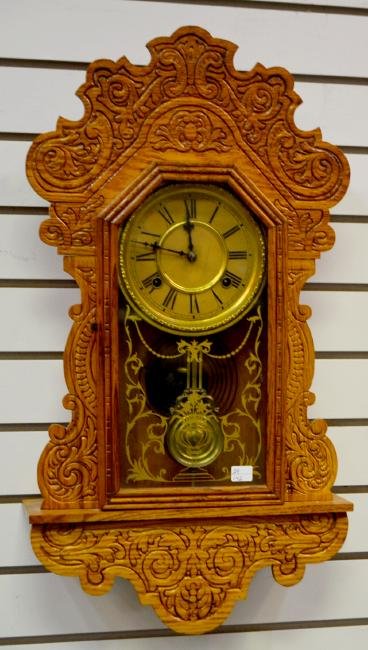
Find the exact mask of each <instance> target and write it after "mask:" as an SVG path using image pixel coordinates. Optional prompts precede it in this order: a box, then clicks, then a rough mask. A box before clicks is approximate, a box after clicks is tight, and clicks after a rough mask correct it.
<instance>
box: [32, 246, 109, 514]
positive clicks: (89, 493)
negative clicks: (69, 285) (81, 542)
mask: <svg viewBox="0 0 368 650" xmlns="http://www.w3.org/2000/svg"><path fill="white" fill-rule="evenodd" d="M88 262H89V263H90V264H91V262H92V260H90V259H89V258H86V259H84V258H82V262H81V263H80V264H79V265H78V264H74V263H71V262H70V258H69V266H68V269H67V270H69V272H71V273H72V274H73V275H74V276H75V278H76V280H77V282H78V284H79V286H80V288H81V291H82V304H79V305H74V306H73V307H71V309H70V312H69V313H70V317H71V318H72V319H73V321H74V325H73V327H72V329H71V332H70V334H69V345H67V349H66V357H65V370H66V381H67V386H68V389H69V391H70V392H69V394H68V395H67V396H66V397H65V398H64V401H63V405H64V407H65V408H66V409H70V410H72V412H73V418H72V421H71V422H70V424H69V425H68V426H67V427H64V426H62V425H60V424H52V425H51V427H50V429H49V434H50V442H49V443H48V445H47V446H46V447H45V449H44V452H43V454H42V456H41V458H40V462H39V468H38V475H39V483H40V487H41V489H42V491H43V493H44V494H45V505H48V507H62V506H63V507H65V504H68V505H69V507H71V506H72V505H73V504H74V506H75V507H77V505H78V504H79V503H83V504H84V505H86V504H89V505H90V506H92V505H93V504H95V502H96V494H97V486H96V481H97V443H96V416H97V404H96V388H95V386H96V378H95V372H94V366H95V358H96V351H95V345H96V333H95V331H94V329H93V327H92V325H93V323H95V321H96V313H95V312H96V279H95V270H94V266H93V262H92V266H88Z"/></svg>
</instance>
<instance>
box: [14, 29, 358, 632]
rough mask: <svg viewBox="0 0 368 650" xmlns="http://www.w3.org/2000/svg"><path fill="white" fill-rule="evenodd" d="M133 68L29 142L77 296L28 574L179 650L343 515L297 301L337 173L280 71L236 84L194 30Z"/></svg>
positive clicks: (51, 228)
mask: <svg viewBox="0 0 368 650" xmlns="http://www.w3.org/2000/svg"><path fill="white" fill-rule="evenodd" d="M148 47H149V50H150V52H151V57H152V58H151V62H150V63H149V65H148V66H146V67H143V68H142V67H139V66H135V65H133V64H131V63H130V62H129V61H127V60H126V59H125V58H122V59H120V60H119V61H117V62H116V63H113V62H112V61H105V60H102V61H96V62H94V63H92V64H91V66H90V67H89V69H88V72H87V78H86V82H85V84H84V85H83V86H82V87H81V88H80V89H79V91H78V95H79V97H80V98H81V100H82V101H83V104H84V108H85V113H84V116H83V118H82V119H81V120H79V121H78V122H70V121H68V120H66V119H64V118H60V120H59V121H58V124H57V129H56V131H55V132H52V133H46V134H43V135H40V136H38V137H37V138H36V139H35V142H34V143H33V145H32V147H31V149H30V152H29V155H28V159H27V173H28V177H29V180H30V182H31V184H32V185H33V187H34V188H35V190H36V191H37V192H38V193H39V194H40V195H41V196H43V197H44V198H46V199H47V200H48V201H49V202H50V204H51V207H50V215H49V218H48V219H47V220H46V221H45V222H44V223H43V224H42V226H41V231H40V234H41V238H42V239H43V241H44V242H45V243H47V244H49V245H53V246H57V248H58V252H59V253H60V254H62V255H63V256H64V266H65V269H66V271H68V272H69V273H70V274H71V275H72V276H73V277H74V279H75V280H76V282H77V284H78V286H79V287H80V289H81V304H80V305H75V306H73V307H72V308H71V310H70V316H71V319H72V321H73V324H72V327H71V331H70V335H69V338H68V342H67V345H66V348H65V353H64V368H65V377H66V382H67V386H68V395H67V396H66V397H65V398H64V402H63V403H64V406H65V408H67V409H70V411H71V419H70V423H69V424H68V425H67V426H66V427H65V426H62V425H60V424H53V425H51V427H50V430H49V435H50V440H49V443H48V444H47V446H46V448H45V450H44V452H43V454H42V456H41V458H40V462H39V468H38V477H39V484H40V489H41V494H42V498H41V499H39V500H34V501H32V502H28V504H27V507H28V509H29V515H30V521H31V523H32V544H33V548H34V550H35V553H36V554H37V556H38V558H39V559H40V561H41V562H42V563H43V564H44V565H45V567H47V568H48V569H49V570H51V571H53V572H55V573H59V574H61V575H71V576H78V577H79V578H80V581H81V584H82V587H83V588H84V589H85V590H86V591H87V592H88V593H90V594H102V593H105V592H106V591H107V590H108V589H110V588H111V586H112V584H113V582H114V579H115V578H116V577H123V578H127V579H128V580H130V581H131V582H132V583H133V584H134V586H135V588H136V590H137V592H138V595H139V597H140V600H141V602H142V603H144V604H150V605H152V606H153V607H154V609H155V611H156V612H157V614H158V615H159V616H160V617H161V618H162V620H163V621H164V622H165V623H166V624H167V625H168V626H170V627H171V628H173V629H174V630H176V631H178V632H182V633H188V634H195V633H202V632H206V631H209V630H211V629H213V628H215V627H216V626H218V625H219V624H220V623H222V622H223V621H224V620H225V618H226V617H227V616H228V614H229V613H230V611H231V609H232V607H233V605H234V603H235V601H236V600H237V599H239V598H243V597H245V595H246V592H247V588H248V585H249V583H250V581H251V579H252V577H253V575H254V573H255V572H256V571H257V570H258V569H260V568H262V567H265V566H271V567H272V571H273V576H274V578H275V579H276V580H277V581H278V582H280V583H281V584H283V585H286V586H289V585H292V584H295V583H296V582H298V581H299V580H300V579H301V578H302V576H303V573H304V569H305V565H306V564H308V563H312V562H321V561H323V560H327V559H329V558H330V557H332V556H333V555H334V554H335V553H336V551H337V550H338V549H339V547H340V546H341V544H342V543H343V541H344V538H345V535H346V531H347V515H346V512H347V511H348V510H350V509H351V504H350V503H348V502H346V501H344V500H343V499H341V498H339V497H337V496H336V495H334V494H332V492H331V487H332V485H333V482H334V478H335V474H336V467H337V463H336V456H335V452H334V449H333V446H332V444H331V442H330V441H329V439H328V437H327V435H326V428H327V427H326V424H325V423H324V422H323V421H322V420H315V421H310V420H308V406H309V405H310V404H311V403H312V401H313V395H312V394H311V393H310V391H309V387H310V384H311V381H312V377H313V365H314V352H313V343H312V338H311V334H310V331H309V328H308V325H307V319H308V316H309V315H310V309H309V308H308V307H307V306H304V305H300V304H299V294H300V290H301V289H302V287H303V285H304V283H305V282H306V280H307V279H308V278H309V277H310V276H311V275H313V273H314V265H315V259H316V258H318V257H319V255H320V253H321V252H323V251H324V250H327V249H328V248H330V247H331V246H332V244H333V231H332V230H331V228H330V226H329V224H328V210H329V208H330V207H331V206H333V205H334V204H336V203H337V201H338V200H339V199H340V198H341V197H342V196H343V194H344V192H345V191H346V188H347V185H348V177H349V171H348V165H347V162H346V159H345V157H344V156H343V154H342V153H341V152H340V151H339V150H338V149H337V148H336V147H334V146H332V145H330V144H327V143H325V142H323V141H322V139H321V134H320V132H319V131H318V130H316V131H313V132H303V131H300V130H299V129H298V128H297V127H296V126H295V124H294V121H293V113H294V110H295V108H296V107H297V105H298V103H299V102H300V100H299V97H298V96H297V95H296V94H295V92H294V90H293V80H292V77H291V76H290V75H289V73H287V72H286V71H285V70H283V69H282V68H270V69H266V68H264V67H263V66H262V65H260V64H257V65H256V66H255V67H254V68H253V69H252V70H251V71H249V72H239V71H237V70H235V69H234V67H233V55H234V51H235V49H236V48H235V46H234V45H233V44H232V43H229V42H227V41H223V40H220V39H217V38H213V37H212V36H210V34H208V33H207V32H206V31H204V30H202V29H200V28H198V27H183V28H181V29H179V30H177V31H176V32H175V33H174V34H173V35H172V36H171V37H167V38H157V39H155V40H153V41H152V42H151V43H150V44H149V45H148Z"/></svg>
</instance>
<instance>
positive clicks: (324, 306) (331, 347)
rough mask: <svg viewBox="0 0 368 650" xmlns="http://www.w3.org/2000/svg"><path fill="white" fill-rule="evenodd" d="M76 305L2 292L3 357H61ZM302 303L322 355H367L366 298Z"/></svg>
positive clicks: (74, 294) (42, 291) (56, 294)
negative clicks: (33, 354)
mask: <svg viewBox="0 0 368 650" xmlns="http://www.w3.org/2000/svg"><path fill="white" fill-rule="evenodd" d="M77 303H80V292H79V289H72V288H71V289H62V288H51V289H50V288H11V287H6V288H0V304H1V306H2V318H1V320H0V352H35V351H40V352H47V351H52V352H58V351H60V352H61V351H62V350H63V349H64V347H65V342H66V338H67V336H68V334H69V331H70V328H71V326H72V320H71V319H70V318H69V316H68V312H69V309H70V307H71V306H72V305H74V304H77ZM301 303H302V304H307V305H309V306H310V307H311V308H312V316H311V318H310V319H309V326H310V328H311V331H312V335H313V339H314V345H315V349H316V350H317V351H336V352H338V351H346V350H349V351H368V338H367V330H368V300H367V296H366V293H365V292H359V291H357V292H354V291H353V292H350V291H348V292H346V291H345V292H344V291H331V292H330V291H305V292H303V294H302V297H301ZM367 363H368V361H367Z"/></svg>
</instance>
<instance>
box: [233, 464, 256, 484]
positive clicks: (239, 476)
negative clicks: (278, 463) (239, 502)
mask: <svg viewBox="0 0 368 650" xmlns="http://www.w3.org/2000/svg"><path fill="white" fill-rule="evenodd" d="M231 481H232V482H233V483H242V482H245V481H253V465H232V467H231Z"/></svg>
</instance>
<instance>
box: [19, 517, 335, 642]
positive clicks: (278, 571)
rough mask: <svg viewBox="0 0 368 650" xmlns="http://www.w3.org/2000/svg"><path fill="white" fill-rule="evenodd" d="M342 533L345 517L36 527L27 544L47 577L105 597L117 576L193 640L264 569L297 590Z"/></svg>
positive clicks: (225, 611) (218, 619)
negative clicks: (76, 580)
mask: <svg viewBox="0 0 368 650" xmlns="http://www.w3.org/2000/svg"><path fill="white" fill-rule="evenodd" d="M346 528H347V521H346V515H345V514H344V513H342V514H339V515H333V514H322V515H314V516H313V517H312V518H311V519H309V518H307V517H305V518H304V517H303V516H290V517H283V518H280V519H279V520H272V518H269V519H267V517H266V518H265V520H264V521H262V522H259V521H257V520H254V519H252V518H249V519H248V520H247V521H245V522H243V523H234V522H231V521H230V522H228V523H227V525H222V526H219V525H208V524H207V525H202V524H200V525H198V524H195V523H192V524H191V525H190V526H171V525H165V526H150V528H149V529H148V530H147V529H145V528H139V527H123V526H114V525H113V524H112V525H111V526H107V525H106V524H105V525H102V526H100V527H99V528H96V527H91V526H89V525H88V524H84V525H83V526H76V527H72V528H67V527H55V526H50V527H48V526H45V527H44V528H42V527H38V526H34V528H33V532H32V537H33V539H32V541H33V545H34V548H37V554H38V557H39V559H40V560H41V561H42V562H43V564H44V565H45V566H46V567H47V568H48V569H50V570H51V571H54V572H55V573H60V574H62V575H79V577H80V580H81V584H82V586H83V589H85V591H87V593H90V594H92V595H99V594H102V593H105V592H106V591H108V590H109V589H110V588H111V587H112V585H113V582H114V579H115V577H116V576H121V577H124V578H127V579H129V580H130V581H131V582H132V583H133V584H134V586H135V587H136V589H137V591H138V593H139V595H140V599H141V601H142V603H144V604H151V605H152V606H153V607H154V609H155V610H156V611H157V613H158V615H159V616H160V617H161V618H162V620H163V621H164V622H165V623H166V624H167V625H168V626H169V627H172V628H173V629H174V630H176V631H177V632H185V633H188V632H190V633H192V634H193V633H194V634H195V633H198V632H200V633H201V632H207V631H209V630H211V629H213V628H214V627H217V626H218V625H219V624H220V623H221V622H222V621H223V620H224V619H225V617H226V616H227V615H228V613H229V611H230V609H231V608H232V606H233V605H234V602H235V601H236V600H239V599H241V598H244V597H245V596H246V594H247V590H248V585H249V583H250V580H251V579H252V577H253V575H254V573H255V572H256V571H258V570H259V569H261V568H262V567H265V566H272V569H273V574H274V578H275V580H277V582H279V583H280V584H282V585H286V586H289V585H291V584H295V583H296V582H298V581H299V580H300V579H301V578H302V577H303V573H304V567H305V564H306V563H307V562H308V563H310V562H321V561H322V560H326V559H328V558H330V557H331V556H332V555H333V554H334V553H336V550H337V549H338V548H339V547H340V546H341V544H342V543H343V541H344V538H345V535H346Z"/></svg>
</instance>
